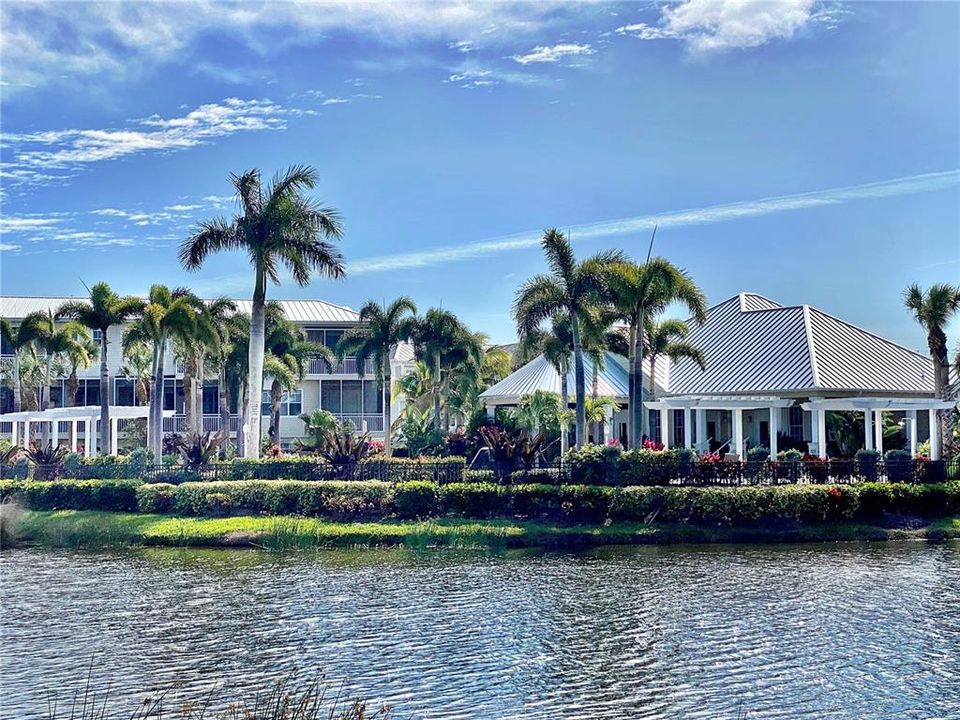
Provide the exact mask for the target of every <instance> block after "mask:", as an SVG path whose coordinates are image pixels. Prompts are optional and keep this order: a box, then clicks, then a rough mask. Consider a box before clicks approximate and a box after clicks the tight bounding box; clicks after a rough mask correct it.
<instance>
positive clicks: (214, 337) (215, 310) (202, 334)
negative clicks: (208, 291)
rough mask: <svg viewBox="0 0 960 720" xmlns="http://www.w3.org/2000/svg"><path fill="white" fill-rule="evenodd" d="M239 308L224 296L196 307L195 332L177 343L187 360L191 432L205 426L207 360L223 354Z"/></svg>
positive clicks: (185, 383) (186, 413)
mask: <svg viewBox="0 0 960 720" xmlns="http://www.w3.org/2000/svg"><path fill="white" fill-rule="evenodd" d="M236 310H237V304H236V303H235V302H233V300H229V299H227V298H224V297H221V298H217V299H215V300H210V301H209V302H206V303H203V304H202V305H200V306H197V307H196V308H195V309H194V313H195V316H196V317H195V324H196V328H195V330H194V332H193V333H191V334H190V335H189V336H187V337H184V338H182V339H181V340H179V341H178V343H177V346H178V351H179V354H180V356H181V357H182V358H183V360H184V372H183V387H184V421H185V424H186V432H187V433H188V434H192V433H195V432H199V431H200V430H201V429H202V417H203V383H204V380H205V379H206V375H207V372H206V360H207V359H208V358H210V359H213V360H218V359H219V358H220V356H221V345H222V343H223V342H224V341H225V336H226V333H227V331H228V330H227V323H228V322H229V318H230V316H231V315H232V314H233V313H235V312H236Z"/></svg>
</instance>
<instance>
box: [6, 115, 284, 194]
mask: <svg viewBox="0 0 960 720" xmlns="http://www.w3.org/2000/svg"><path fill="white" fill-rule="evenodd" d="M295 113H296V110H295V109H291V108H285V107H282V106H281V105H278V104H276V103H274V102H271V101H270V100H241V99H239V98H227V99H226V100H223V101H222V102H219V103H208V104H206V105H201V106H200V107H198V108H196V109H195V110H191V111H190V112H188V113H187V114H186V115H183V116H181V117H173V118H163V117H160V116H159V115H152V116H150V117H148V118H144V119H141V120H137V121H134V122H133V127H130V128H124V129H102V130H99V129H97V130H94V129H86V130H48V131H43V132H35V133H27V134H22V135H6V136H4V138H3V139H4V142H5V143H6V144H7V145H8V146H9V147H12V148H13V160H12V161H11V162H10V163H9V164H8V165H9V167H10V169H11V170H13V171H17V170H19V171H23V172H24V173H26V174H25V175H24V176H23V177H22V178H21V182H26V183H30V182H40V180H37V179H36V178H35V177H34V175H33V174H31V173H40V172H41V171H46V170H48V169H51V168H53V169H56V170H60V171H69V172H73V171H76V170H78V169H79V168H80V167H82V166H84V165H86V164H89V163H96V162H100V161H103V160H116V159H119V158H123V157H126V156H129V155H135V154H138V153H143V152H164V151H174V150H182V149H185V148H190V147H193V146H195V145H200V144H202V143H205V142H207V141H209V140H210V139H211V138H215V137H222V136H225V135H232V134H234V133H238V132H250V131H262V130H281V129H283V128H285V127H286V122H287V121H286V118H287V116H289V115H292V114H295ZM46 148H50V149H46Z"/></svg>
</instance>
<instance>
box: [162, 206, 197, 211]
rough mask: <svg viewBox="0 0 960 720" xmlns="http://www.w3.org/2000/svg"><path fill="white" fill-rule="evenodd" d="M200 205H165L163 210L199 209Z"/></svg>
mask: <svg viewBox="0 0 960 720" xmlns="http://www.w3.org/2000/svg"><path fill="white" fill-rule="evenodd" d="M201 207H203V206H202V205H167V206H166V207H165V208H164V210H169V211H171V212H190V211H191V210H199V209H200V208H201Z"/></svg>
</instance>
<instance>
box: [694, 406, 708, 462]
mask: <svg viewBox="0 0 960 720" xmlns="http://www.w3.org/2000/svg"><path fill="white" fill-rule="evenodd" d="M696 415H697V447H698V448H699V449H700V451H701V452H706V451H707V411H706V410H702V409H700V408H697V413H696Z"/></svg>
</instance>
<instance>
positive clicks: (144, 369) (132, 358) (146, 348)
mask: <svg viewBox="0 0 960 720" xmlns="http://www.w3.org/2000/svg"><path fill="white" fill-rule="evenodd" d="M123 360H124V365H123V367H122V368H120V374H121V375H124V376H125V377H128V378H133V392H134V395H135V396H136V399H137V404H138V405H146V404H148V403H149V402H150V383H151V382H152V380H153V350H152V349H151V348H150V345H149V344H147V343H135V344H130V345H128V346H126V347H124V348H123Z"/></svg>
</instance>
